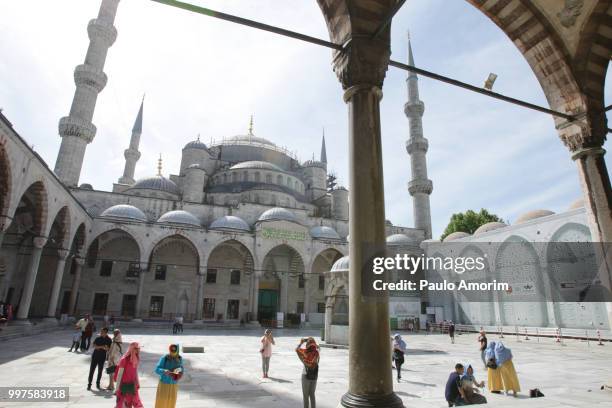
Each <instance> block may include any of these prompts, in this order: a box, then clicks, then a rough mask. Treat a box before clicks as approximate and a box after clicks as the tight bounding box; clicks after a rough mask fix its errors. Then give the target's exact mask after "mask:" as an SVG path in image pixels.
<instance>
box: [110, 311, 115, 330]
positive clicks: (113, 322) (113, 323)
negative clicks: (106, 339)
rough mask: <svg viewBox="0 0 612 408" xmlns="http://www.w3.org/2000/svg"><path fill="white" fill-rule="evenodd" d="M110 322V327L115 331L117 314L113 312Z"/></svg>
mask: <svg viewBox="0 0 612 408" xmlns="http://www.w3.org/2000/svg"><path fill="white" fill-rule="evenodd" d="M109 323H110V329H111V330H113V331H114V330H115V315H114V314H111V317H110V320H109Z"/></svg>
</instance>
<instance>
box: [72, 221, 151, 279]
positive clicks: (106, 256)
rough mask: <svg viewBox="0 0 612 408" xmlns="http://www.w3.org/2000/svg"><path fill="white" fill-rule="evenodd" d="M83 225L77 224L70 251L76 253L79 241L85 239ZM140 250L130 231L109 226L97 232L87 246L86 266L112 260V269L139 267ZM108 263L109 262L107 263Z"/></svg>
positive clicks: (93, 265) (100, 265) (128, 269)
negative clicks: (109, 227)
mask: <svg viewBox="0 0 612 408" xmlns="http://www.w3.org/2000/svg"><path fill="white" fill-rule="evenodd" d="M82 227H84V225H83V224H82V225H81V226H79V229H78V230H77V233H76V234H75V237H74V241H73V247H72V248H71V252H73V253H75V254H78V253H79V251H78V245H79V241H80V240H83V242H84V241H85V233H84V230H83V232H82V233H79V230H80V229H81V228H82ZM141 257H142V252H141V248H140V245H139V243H138V240H137V239H136V238H135V236H134V235H132V234H131V233H130V232H128V231H126V230H124V229H122V228H111V229H109V230H107V231H104V232H101V233H100V234H98V235H97V236H96V237H95V238H94V239H93V240H92V241H91V243H90V244H89V246H88V247H87V253H86V256H85V258H86V266H87V267H88V268H96V267H98V266H99V267H100V268H101V267H102V266H103V265H102V263H103V262H112V266H111V267H110V268H111V270H112V269H120V270H121V271H122V272H126V273H127V271H134V270H136V269H140V266H141V265H140V263H141ZM109 265H110V264H109Z"/></svg>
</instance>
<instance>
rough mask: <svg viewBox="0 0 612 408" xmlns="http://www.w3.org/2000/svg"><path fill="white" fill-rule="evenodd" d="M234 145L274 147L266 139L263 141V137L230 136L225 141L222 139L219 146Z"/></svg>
mask: <svg viewBox="0 0 612 408" xmlns="http://www.w3.org/2000/svg"><path fill="white" fill-rule="evenodd" d="M234 143H238V144H265V145H270V146H276V144H274V143H272V142H271V141H269V140H268V139H264V138H263V137H257V136H255V135H238V136H232V137H228V138H227V139H224V140H223V142H221V144H224V145H226V144H229V145H231V144H234Z"/></svg>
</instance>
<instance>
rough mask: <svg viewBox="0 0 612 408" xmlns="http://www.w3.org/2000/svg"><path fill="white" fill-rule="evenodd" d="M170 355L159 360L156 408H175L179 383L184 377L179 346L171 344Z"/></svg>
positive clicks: (156, 370)
mask: <svg viewBox="0 0 612 408" xmlns="http://www.w3.org/2000/svg"><path fill="white" fill-rule="evenodd" d="M169 351H170V352H169V353H168V354H166V355H165V356H163V357H162V358H160V359H159V362H158V363H157V367H156V368H155V372H156V373H157V374H158V375H159V384H157V394H156V396H155V408H174V407H176V398H177V395H178V382H179V380H180V379H181V377H182V376H183V372H184V368H183V358H182V357H181V356H180V354H179V346H178V344H171V345H170V347H169Z"/></svg>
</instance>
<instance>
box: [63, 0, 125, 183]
mask: <svg viewBox="0 0 612 408" xmlns="http://www.w3.org/2000/svg"><path fill="white" fill-rule="evenodd" d="M118 5H119V0H102V5H101V6H100V11H99V13H98V18H94V19H93V20H91V21H90V22H89V25H88V26H87V33H88V34H89V48H88V50H87V55H86V56H85V62H84V63H83V64H82V65H78V66H77V67H76V68H75V70H74V83H75V84H76V91H75V92H74V99H73V100H72V107H71V108H70V114H69V115H68V116H66V117H63V118H61V119H60V121H59V134H60V136H61V137H62V144H61V146H60V150H59V153H58V155H57V161H56V162H55V174H57V176H58V177H59V179H60V180H61V181H62V182H63V183H64V184H66V185H67V186H70V187H72V186H76V185H77V184H78V182H79V177H80V175H81V167H82V166H83V158H84V156H85V148H86V147H87V145H88V144H89V143H91V141H92V140H93V138H94V137H95V135H96V127H95V126H94V125H93V123H91V120H92V118H93V114H94V108H95V106H96V100H97V98H98V94H99V93H100V92H101V91H102V89H104V86H105V85H106V80H107V78H106V75H105V74H104V72H103V69H104V62H105V61H106V54H107V52H108V49H109V48H110V46H111V45H113V43H114V42H115V39H116V38H117V30H116V29H115V27H114V26H113V23H114V22H115V15H116V14H117V7H118Z"/></svg>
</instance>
